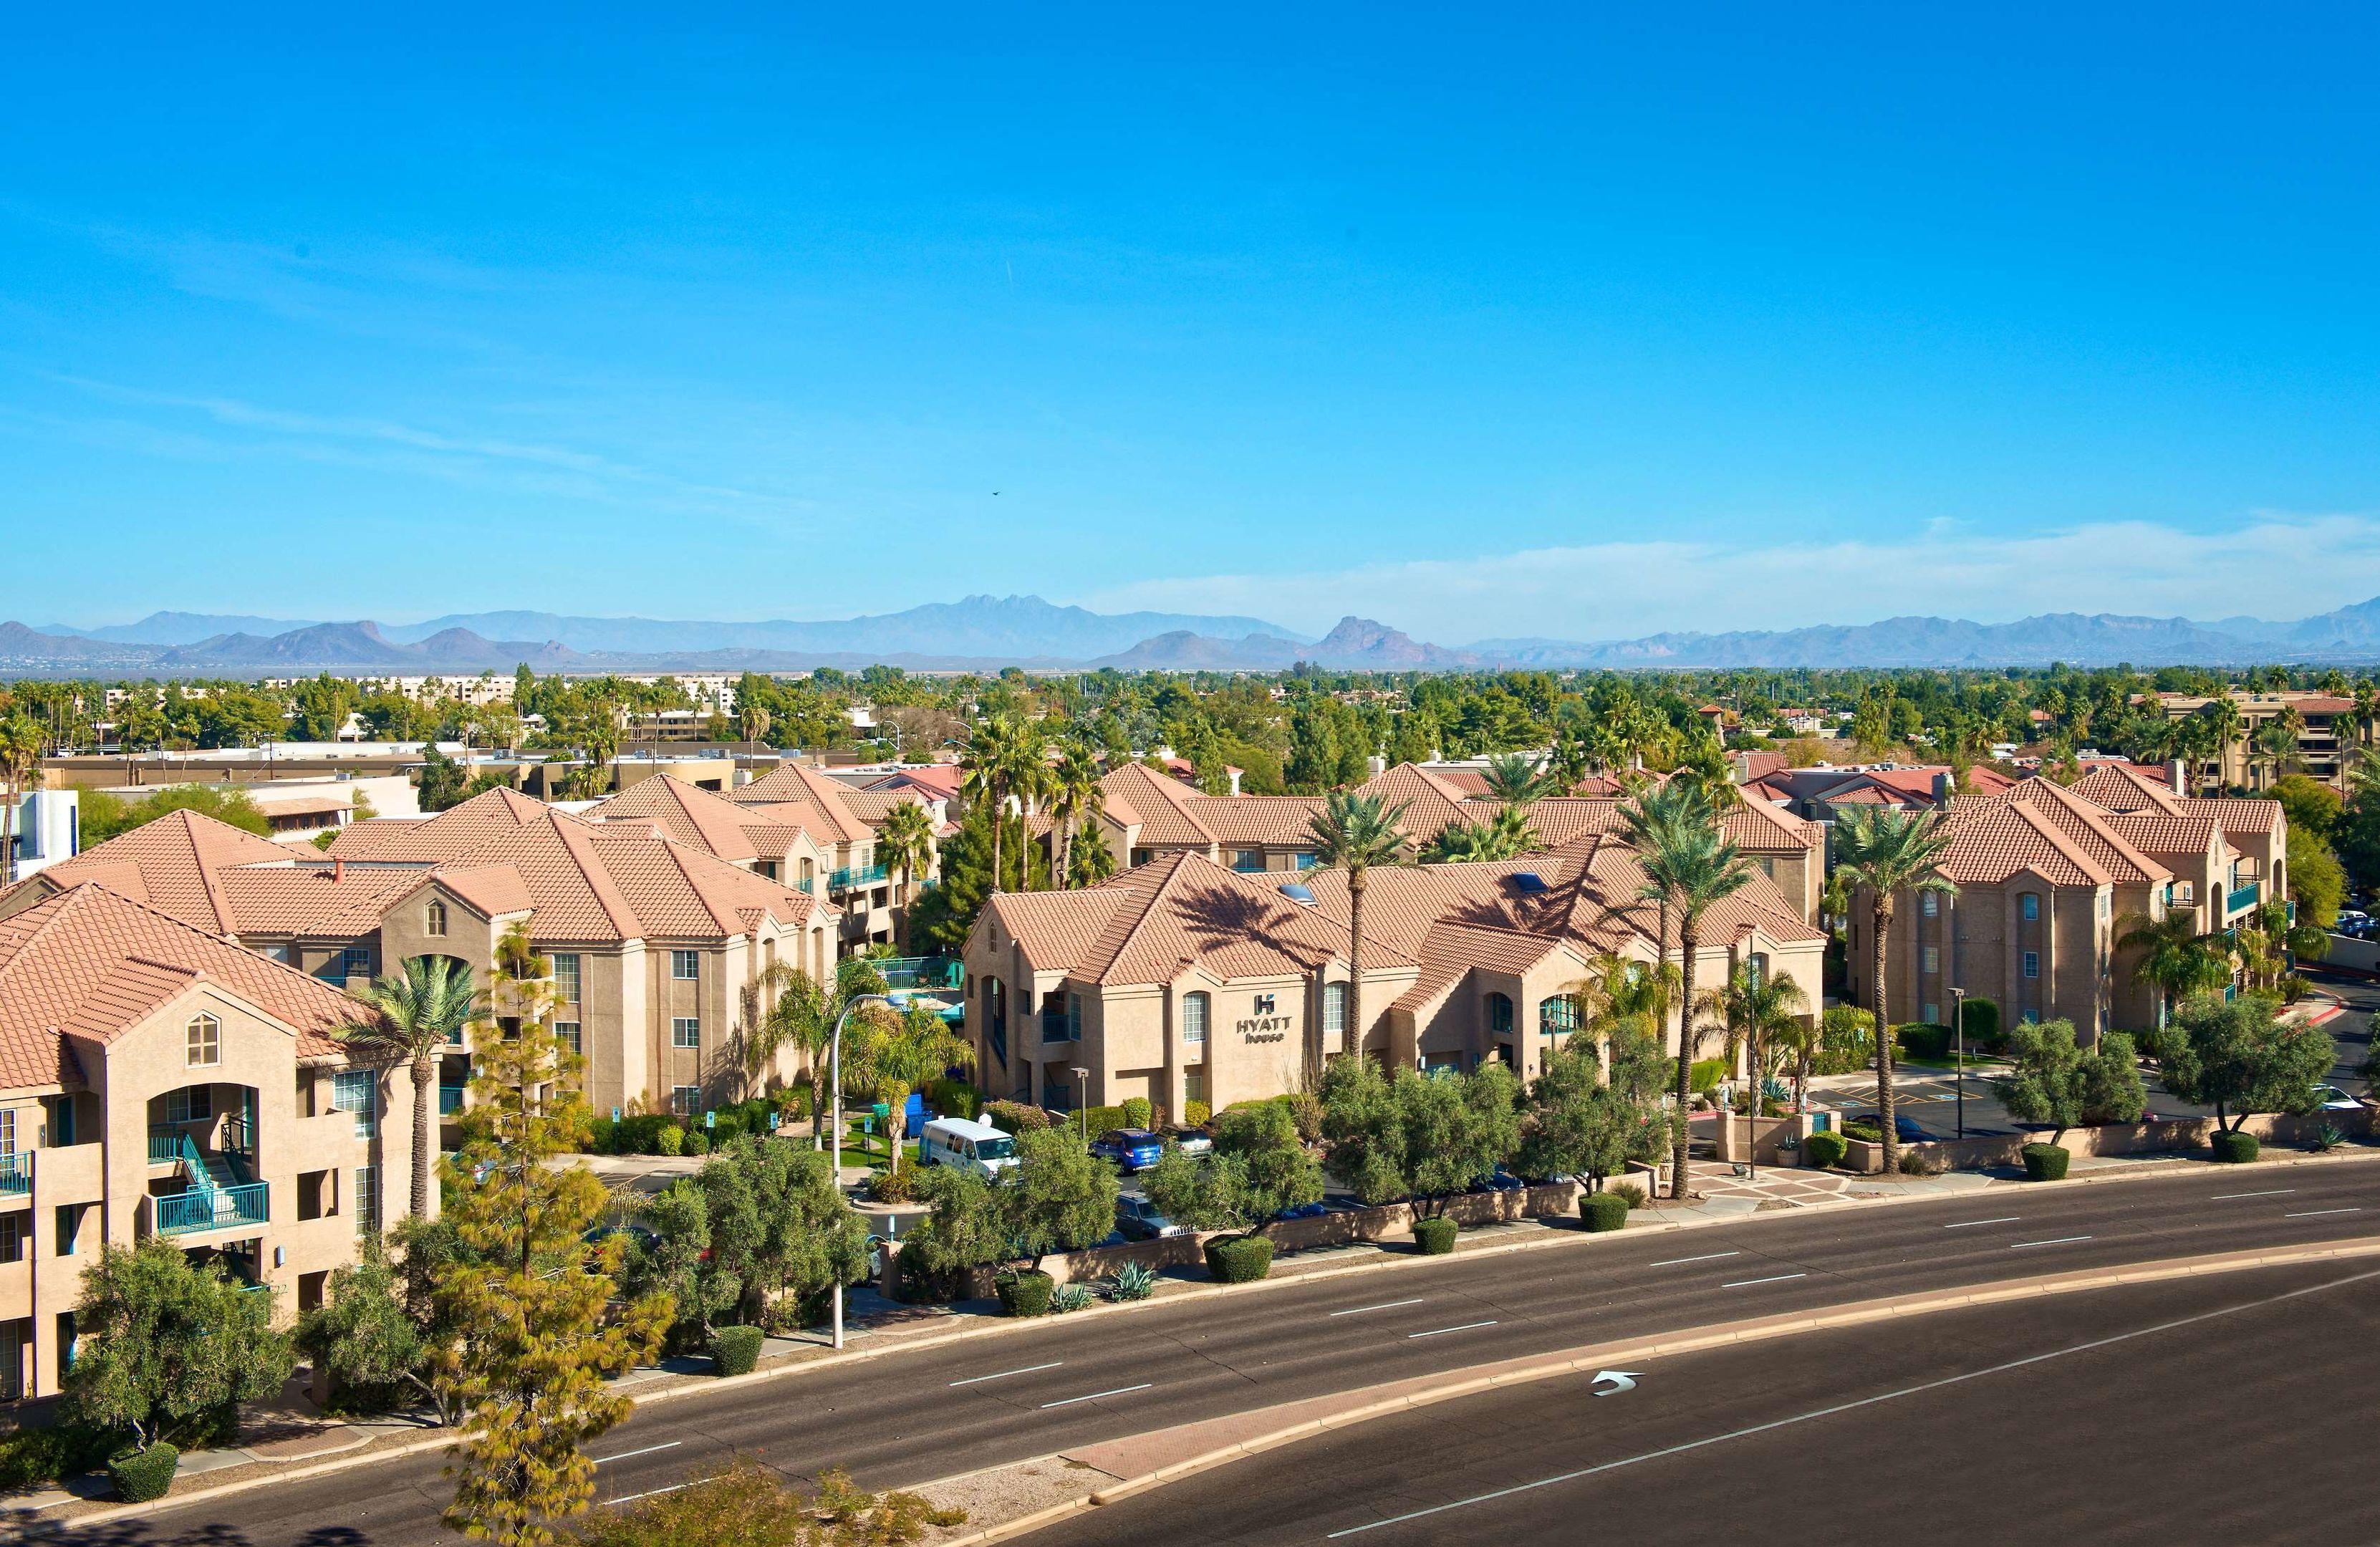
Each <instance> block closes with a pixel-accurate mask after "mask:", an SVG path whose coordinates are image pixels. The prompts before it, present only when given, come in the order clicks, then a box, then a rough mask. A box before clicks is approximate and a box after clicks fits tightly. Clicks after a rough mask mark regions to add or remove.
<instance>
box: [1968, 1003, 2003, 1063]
mask: <svg viewBox="0 0 2380 1547" xmlns="http://www.w3.org/2000/svg"><path fill="white" fill-rule="evenodd" d="M1966 1027H1967V1052H1968V1053H1969V1054H1977V1053H1997V1052H1998V1051H1999V1045H2000V1043H2001V1041H2003V1040H2004V1033H2003V1032H2002V1031H2001V1029H2000V1007H1999V1005H1998V1004H1997V1003H1995V1002H1994V1001H1992V1000H1989V999H1985V998H1984V997H1983V996H1982V995H1980V994H1973V995H1970V996H1969V997H1968V999H1967V1015H1966Z"/></svg>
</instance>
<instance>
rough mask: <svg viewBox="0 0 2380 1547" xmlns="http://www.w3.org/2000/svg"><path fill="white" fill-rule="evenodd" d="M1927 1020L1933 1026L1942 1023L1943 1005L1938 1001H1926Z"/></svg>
mask: <svg viewBox="0 0 2380 1547" xmlns="http://www.w3.org/2000/svg"><path fill="white" fill-rule="evenodd" d="M1925 1020H1926V1023H1927V1024H1928V1025H1931V1026H1939V1025H1941V1024H1942V1006H1941V1005H1940V1004H1939V1003H1938V1002H1937V1001H1936V1000H1932V999H1929V1000H1927V1001H1926V1002H1925Z"/></svg>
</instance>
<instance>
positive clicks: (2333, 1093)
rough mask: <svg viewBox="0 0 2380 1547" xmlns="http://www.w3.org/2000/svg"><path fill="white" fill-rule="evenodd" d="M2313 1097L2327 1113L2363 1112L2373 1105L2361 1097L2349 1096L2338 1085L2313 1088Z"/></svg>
mask: <svg viewBox="0 0 2380 1547" xmlns="http://www.w3.org/2000/svg"><path fill="white" fill-rule="evenodd" d="M2313 1096H2314V1100H2315V1101H2316V1102H2320V1103H2321V1105H2322V1110H2323V1111H2325V1112H2361V1111H2362V1110H2363V1109H2364V1108H2365V1107H2366V1106H2369V1105H2370V1104H2372V1103H2371V1102H2367V1101H2365V1100H2364V1099H2363V1098H2362V1097H2361V1096H2350V1095H2349V1094H2348V1093H2347V1092H2346V1091H2344V1090H2340V1089H2339V1088H2338V1086H2336V1085H2317V1086H2315V1087H2314V1088H2313Z"/></svg>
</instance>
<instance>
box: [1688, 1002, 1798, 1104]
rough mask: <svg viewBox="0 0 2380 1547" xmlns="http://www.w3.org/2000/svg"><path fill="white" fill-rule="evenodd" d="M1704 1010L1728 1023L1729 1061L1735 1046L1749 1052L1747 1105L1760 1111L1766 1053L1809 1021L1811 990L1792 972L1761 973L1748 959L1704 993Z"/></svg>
mask: <svg viewBox="0 0 2380 1547" xmlns="http://www.w3.org/2000/svg"><path fill="white" fill-rule="evenodd" d="M1704 1004H1705V1005H1706V1013H1707V1014H1708V1015H1710V1016H1711V1017H1712V1018H1714V1019H1716V1020H1717V1021H1718V1023H1719V1024H1720V1025H1721V1026H1723V1027H1725V1028H1726V1030H1727V1057H1728V1062H1729V1064H1730V1066H1732V1065H1733V1063H1734V1062H1735V1055H1736V1053H1737V1050H1739V1049H1741V1050H1743V1053H1744V1054H1745V1057H1746V1063H1747V1066H1748V1070H1747V1072H1748V1074H1749V1076H1750V1079H1749V1083H1750V1085H1751V1088H1752V1096H1751V1099H1750V1100H1749V1101H1748V1102H1746V1103H1745V1110H1746V1111H1747V1112H1749V1113H1751V1114H1753V1115H1755V1116H1756V1115H1759V1112H1760V1104H1761V1100H1762V1092H1764V1091H1765V1090H1767V1063H1766V1055H1767V1053H1768V1051H1769V1049H1770V1048H1771V1047H1773V1046H1774V1045H1775V1044H1776V1042H1777V1041H1778V1040H1779V1039H1780V1038H1782V1037H1784V1036H1786V1035H1788V1034H1789V1033H1790V1032H1791V1030H1792V1029H1794V1028H1796V1027H1799V1026H1801V1025H1803V1024H1804V1023H1805V1021H1806V1020H1807V1018H1808V1011H1809V1008H1810V999H1809V996H1808V995H1807V994H1805V993H1803V992H1802V987H1801V985H1800V984H1798V983H1796V982H1795V981H1793V977H1792V974H1791V973H1789V972H1771V973H1767V974H1763V973H1759V972H1755V970H1753V968H1751V966H1749V965H1746V966H1743V967H1740V968H1736V970H1735V974H1734V976H1733V977H1731V978H1730V979H1729V980H1728V981H1727V984H1726V986H1725V987H1723V988H1718V989H1714V990H1712V991H1711V992H1710V993H1707V994H1706V995H1705V996H1704Z"/></svg>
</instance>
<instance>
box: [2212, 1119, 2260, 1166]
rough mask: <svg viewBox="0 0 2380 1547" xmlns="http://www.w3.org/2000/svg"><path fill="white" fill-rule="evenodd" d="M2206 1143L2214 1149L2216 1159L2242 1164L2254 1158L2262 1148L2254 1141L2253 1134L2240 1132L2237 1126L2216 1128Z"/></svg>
mask: <svg viewBox="0 0 2380 1547" xmlns="http://www.w3.org/2000/svg"><path fill="white" fill-rule="evenodd" d="M2206 1143H2207V1147H2208V1148H2209V1149H2211V1150H2213V1151H2215V1158H2216V1160H2219V1161H2227V1162H2228V1163H2232V1164H2234V1165H2244V1164H2246V1163H2248V1162H2250V1161H2252V1160H2254V1159H2255V1158H2256V1154H2257V1151H2260V1150H2261V1149H2263V1146H2262V1145H2260V1144H2259V1143H2257V1142H2256V1136H2255V1135H2254V1134H2253V1133H2241V1132H2240V1130H2239V1129H2237V1128H2225V1129H2218V1130H2216V1133H2215V1135H2214V1137H2212V1138H2211V1139H2207V1141H2206Z"/></svg>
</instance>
